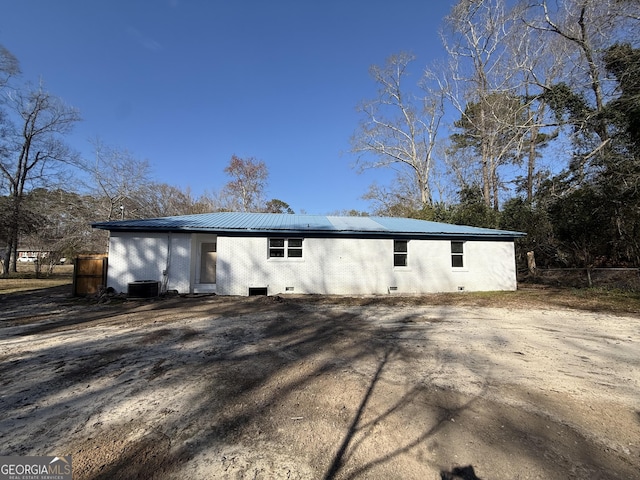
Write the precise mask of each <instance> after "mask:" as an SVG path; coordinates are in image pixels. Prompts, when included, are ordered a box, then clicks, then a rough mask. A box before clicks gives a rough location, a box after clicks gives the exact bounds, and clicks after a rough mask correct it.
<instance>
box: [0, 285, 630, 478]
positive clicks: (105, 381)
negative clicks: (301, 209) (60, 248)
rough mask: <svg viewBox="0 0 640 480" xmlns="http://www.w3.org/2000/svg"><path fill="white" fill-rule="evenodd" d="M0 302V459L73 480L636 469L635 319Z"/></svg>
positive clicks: (574, 474) (416, 305) (288, 305)
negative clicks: (63, 464) (17, 459)
mask: <svg viewBox="0 0 640 480" xmlns="http://www.w3.org/2000/svg"><path fill="white" fill-rule="evenodd" d="M67 290H68V289H52V290H51V291H50V292H48V293H47V294H46V295H33V294H31V295H30V294H25V295H18V294H15V295H3V296H1V297H0V298H1V300H0V447H1V449H0V455H68V454H71V455H72V456H73V470H74V479H119V478H122V479H131V478H157V479H184V478H189V479H200V478H228V479H316V478H317V479H334V478H335V479H356V478H357V479H365V478H366V479H390V478H402V479H440V478H465V479H468V478H475V477H474V476H472V475H471V473H470V472H471V468H467V469H466V470H459V471H458V472H459V473H460V476H459V477H453V476H452V475H451V473H452V472H454V471H455V468H456V467H472V468H473V469H474V471H475V475H477V477H478V478H481V479H483V480H488V479H492V480H493V479H495V480H499V479H563V480H564V479H640V319H638V318H633V317H617V316H612V315H608V314H602V313H585V312H577V311H574V310H568V309H567V310H551V309H549V310H544V309H540V310H514V309H507V308H476V307H460V306H437V305H429V304H428V297H425V299H424V300H423V301H416V299H415V298H414V299H411V301H407V300H406V299H403V298H400V297H398V298H397V299H393V300H391V301H390V300H389V299H388V298H386V299H377V298H335V297H334V298H331V297H329V298H325V297H309V298H305V297H283V298H280V297H251V298H224V297H215V296H205V297H176V298H171V299H163V300H155V301H149V300H138V301H126V302H111V303H108V304H98V303H95V302H93V303H92V302H89V301H86V300H77V299H75V300H74V299H70V298H69V297H68V294H67Z"/></svg>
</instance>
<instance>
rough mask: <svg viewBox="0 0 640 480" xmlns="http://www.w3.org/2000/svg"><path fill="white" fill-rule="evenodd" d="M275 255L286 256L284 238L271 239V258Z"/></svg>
mask: <svg viewBox="0 0 640 480" xmlns="http://www.w3.org/2000/svg"><path fill="white" fill-rule="evenodd" d="M273 257H276V258H282V257H284V238H270V239H269V258H273Z"/></svg>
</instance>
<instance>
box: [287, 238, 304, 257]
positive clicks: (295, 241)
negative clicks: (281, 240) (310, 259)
mask: <svg viewBox="0 0 640 480" xmlns="http://www.w3.org/2000/svg"><path fill="white" fill-rule="evenodd" d="M287 242H288V248H287V257H290V258H302V239H301V238H290V239H288V240H287Z"/></svg>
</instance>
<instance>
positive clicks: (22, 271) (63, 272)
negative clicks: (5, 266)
mask: <svg viewBox="0 0 640 480" xmlns="http://www.w3.org/2000/svg"><path fill="white" fill-rule="evenodd" d="M72 283H73V265H56V266H55V267H54V269H53V273H51V274H45V273H40V275H39V277H38V278H37V277H36V272H35V268H34V266H33V265H18V271H17V272H14V273H11V274H10V275H9V277H8V278H0V295H1V294H7V293H16V292H26V291H30V290H40V289H43V288H51V287H58V286H60V285H71V284H72Z"/></svg>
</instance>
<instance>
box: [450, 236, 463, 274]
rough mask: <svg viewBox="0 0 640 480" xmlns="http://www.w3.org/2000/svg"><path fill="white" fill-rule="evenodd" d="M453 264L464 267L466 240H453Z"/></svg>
mask: <svg viewBox="0 0 640 480" xmlns="http://www.w3.org/2000/svg"><path fill="white" fill-rule="evenodd" d="M451 266H452V267H453V268H463V267H464V242H451Z"/></svg>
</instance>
